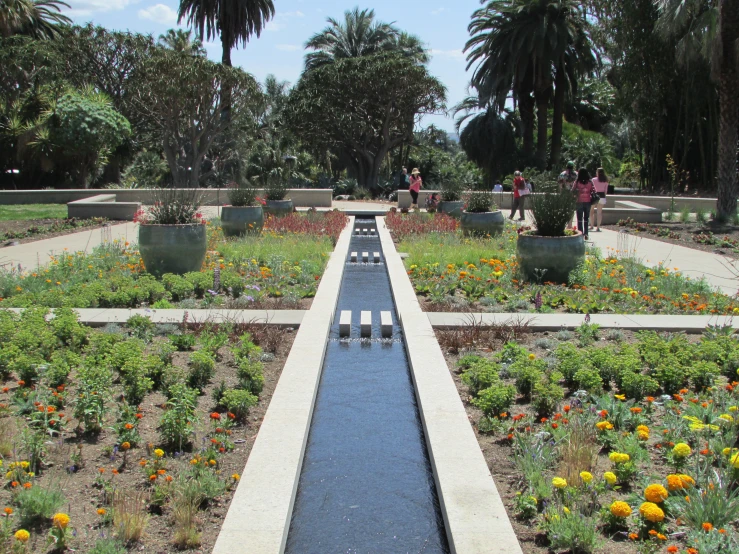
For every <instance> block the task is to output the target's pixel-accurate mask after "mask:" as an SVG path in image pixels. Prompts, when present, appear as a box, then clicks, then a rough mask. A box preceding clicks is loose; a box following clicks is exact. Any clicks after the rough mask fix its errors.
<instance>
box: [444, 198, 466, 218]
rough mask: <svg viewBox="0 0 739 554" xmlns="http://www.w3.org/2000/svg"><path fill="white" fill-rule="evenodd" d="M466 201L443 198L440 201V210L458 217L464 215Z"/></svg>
mask: <svg viewBox="0 0 739 554" xmlns="http://www.w3.org/2000/svg"><path fill="white" fill-rule="evenodd" d="M463 209H464V202H463V201H462V200H442V201H441V202H439V211H440V212H441V213H443V214H446V215H449V216H452V217H456V218H457V219H459V218H460V217H462V210H463Z"/></svg>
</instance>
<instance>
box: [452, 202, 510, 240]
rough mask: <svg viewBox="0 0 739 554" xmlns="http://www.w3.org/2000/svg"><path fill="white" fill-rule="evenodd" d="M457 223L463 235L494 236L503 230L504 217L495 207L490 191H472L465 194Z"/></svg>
mask: <svg viewBox="0 0 739 554" xmlns="http://www.w3.org/2000/svg"><path fill="white" fill-rule="evenodd" d="M459 224H460V227H461V228H462V232H463V233H464V234H465V235H474V236H488V235H489V236H495V235H499V234H501V233H502V232H503V229H504V228H505V217H503V213H502V212H501V211H500V210H497V209H496V206H495V202H494V201H493V195H492V193H490V192H484V191H474V192H471V193H469V194H468V195H467V198H466V202H465V205H464V210H463V211H462V216H461V218H460V221H459Z"/></svg>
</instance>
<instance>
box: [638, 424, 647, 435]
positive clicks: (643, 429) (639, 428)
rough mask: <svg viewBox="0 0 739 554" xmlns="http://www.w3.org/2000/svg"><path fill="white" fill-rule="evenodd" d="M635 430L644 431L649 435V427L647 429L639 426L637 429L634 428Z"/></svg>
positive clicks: (644, 426)
mask: <svg viewBox="0 0 739 554" xmlns="http://www.w3.org/2000/svg"><path fill="white" fill-rule="evenodd" d="M636 430H637V431H644V432H646V433H649V427H647V426H646V425H639V426H638V427H637V428H636Z"/></svg>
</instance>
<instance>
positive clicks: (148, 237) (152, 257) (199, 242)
mask: <svg viewBox="0 0 739 554" xmlns="http://www.w3.org/2000/svg"><path fill="white" fill-rule="evenodd" d="M207 246H208V242H207V240H206V235H205V225H202V224H200V223H197V224H196V223H191V224H185V225H141V226H140V227H139V252H140V253H141V258H142V259H143V260H144V267H146V271H148V272H149V273H151V274H152V275H154V276H155V277H161V276H162V275H164V274H165V273H174V274H176V275H184V274H185V273H188V272H190V271H200V268H201V267H202V266H203V260H205V251H206V249H207Z"/></svg>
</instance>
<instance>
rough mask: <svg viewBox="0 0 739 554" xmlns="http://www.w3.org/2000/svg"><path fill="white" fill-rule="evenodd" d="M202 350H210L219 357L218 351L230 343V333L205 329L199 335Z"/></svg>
mask: <svg viewBox="0 0 739 554" xmlns="http://www.w3.org/2000/svg"><path fill="white" fill-rule="evenodd" d="M199 341H200V350H204V351H206V352H210V353H211V354H212V355H213V356H214V357H215V358H216V359H218V351H219V350H220V349H221V348H222V347H224V346H225V345H226V344H228V334H227V333H225V332H223V331H215V332H211V331H203V332H202V333H201V334H200V337H199Z"/></svg>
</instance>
